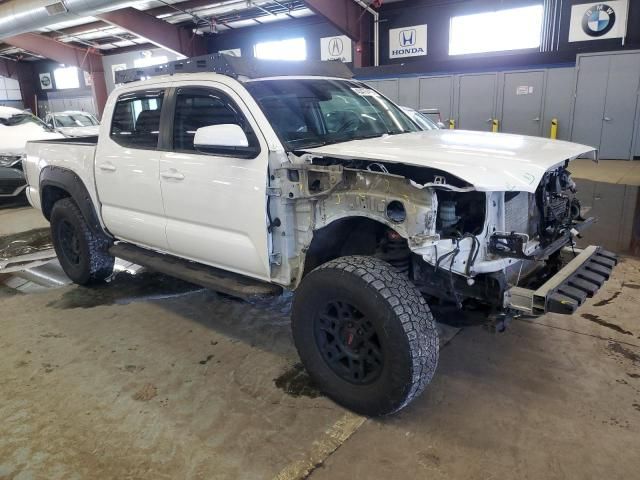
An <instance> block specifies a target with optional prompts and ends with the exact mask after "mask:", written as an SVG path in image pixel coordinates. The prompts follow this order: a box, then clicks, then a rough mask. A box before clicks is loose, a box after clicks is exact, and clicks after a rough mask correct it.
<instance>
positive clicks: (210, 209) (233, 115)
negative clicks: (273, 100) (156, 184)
mask: <svg viewBox="0 0 640 480" xmlns="http://www.w3.org/2000/svg"><path fill="white" fill-rule="evenodd" d="M170 103H171V105H172V110H171V111H172V112H173V114H172V115H171V122H172V123H173V126H172V129H171V131H172V135H171V138H170V139H168V141H169V142H170V143H171V147H170V148H167V150H168V151H166V152H164V153H162V154H161V161H160V183H161V190H162V198H163V200H164V209H165V213H166V219H167V227H166V232H167V240H168V243H169V249H170V252H171V253H173V254H175V255H179V256H181V257H185V258H189V259H191V260H195V261H198V262H201V263H205V264H208V265H212V266H215V267H219V268H222V269H225V270H229V271H234V272H237V273H241V274H243V275H248V276H251V277H255V278H261V279H269V278H270V265H269V254H268V234H267V216H266V210H267V195H266V184H267V162H268V148H267V144H266V141H265V140H264V138H263V137H262V135H261V133H260V131H259V129H258V127H257V124H256V122H255V120H254V119H253V117H252V116H251V114H250V112H249V110H248V108H247V107H246V105H245V104H244V103H243V101H242V99H241V98H240V97H239V96H238V95H237V94H236V93H235V92H234V91H233V90H232V89H231V88H229V87H228V86H226V85H224V84H222V83H218V82H206V83H204V84H200V83H198V84H193V85H186V86H185V85H183V86H177V87H176V88H175V89H174V90H172V93H171V100H170ZM221 124H236V125H240V126H241V127H242V129H243V130H244V132H245V133H246V134H247V138H248V140H249V144H250V145H253V146H257V147H259V153H257V154H252V155H250V156H244V157H241V156H238V154H237V153H229V152H228V149H226V150H227V151H225V149H224V148H221V149H219V151H216V149H209V150H208V153H201V152H198V151H196V150H195V147H194V145H193V140H194V136H195V132H196V130H197V129H198V128H200V127H205V126H210V125H221Z"/></svg>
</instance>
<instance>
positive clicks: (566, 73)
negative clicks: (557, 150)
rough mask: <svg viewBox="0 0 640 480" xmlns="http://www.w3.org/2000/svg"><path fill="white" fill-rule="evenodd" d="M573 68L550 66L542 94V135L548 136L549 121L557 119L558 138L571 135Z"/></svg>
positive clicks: (567, 137)
mask: <svg viewBox="0 0 640 480" xmlns="http://www.w3.org/2000/svg"><path fill="white" fill-rule="evenodd" d="M574 75H575V69H574V68H572V67H571V68H550V69H549V70H547V84H546V87H545V94H544V115H543V118H542V136H543V137H548V136H549V135H550V131H551V121H552V120H553V119H554V118H555V119H556V120H557V121H558V137H557V138H558V139H559V140H569V138H570V135H571V130H570V126H571V104H572V100H573V79H574Z"/></svg>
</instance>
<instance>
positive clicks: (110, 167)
mask: <svg viewBox="0 0 640 480" xmlns="http://www.w3.org/2000/svg"><path fill="white" fill-rule="evenodd" d="M98 168H99V169H100V170H104V171H105V172H115V171H116V167H115V165H113V164H112V163H101V164H100V165H98Z"/></svg>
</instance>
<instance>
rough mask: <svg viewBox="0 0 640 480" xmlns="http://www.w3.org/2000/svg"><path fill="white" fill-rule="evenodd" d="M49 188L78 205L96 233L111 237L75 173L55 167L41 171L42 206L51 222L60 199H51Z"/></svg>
mask: <svg viewBox="0 0 640 480" xmlns="http://www.w3.org/2000/svg"><path fill="white" fill-rule="evenodd" d="M47 187H56V189H60V190H63V191H64V192H66V193H67V194H68V196H69V197H71V198H72V199H73V201H74V202H76V205H78V208H79V209H80V212H82V216H83V217H84V219H85V220H86V221H87V224H88V225H89V228H91V230H92V231H93V232H94V233H102V234H105V235H108V236H110V235H109V233H108V232H106V231H105V229H104V228H103V227H102V225H101V224H100V220H99V219H98V214H97V212H96V209H95V206H94V205H93V200H92V199H91V195H89V190H87V187H86V186H85V184H84V182H83V181H82V180H81V179H80V177H79V176H78V175H77V174H76V173H75V172H74V171H72V170H69V169H68V168H62V167H56V166H53V165H48V166H46V167H44V168H43V169H42V170H41V171H40V186H39V188H40V206H41V208H42V213H43V214H44V216H45V218H46V219H47V220H49V219H50V216H51V209H52V208H53V204H54V203H55V201H56V200H58V198H57V196H54V197H53V198H51V195H47V193H46V192H47ZM57 191H59V190H57Z"/></svg>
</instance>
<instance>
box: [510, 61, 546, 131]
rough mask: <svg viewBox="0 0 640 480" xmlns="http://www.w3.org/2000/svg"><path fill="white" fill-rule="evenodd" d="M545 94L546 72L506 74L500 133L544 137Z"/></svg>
mask: <svg viewBox="0 0 640 480" xmlns="http://www.w3.org/2000/svg"><path fill="white" fill-rule="evenodd" d="M543 93H544V71H543V70H537V71H535V70H533V71H526V72H507V73H505V74H504V87H503V90H502V115H501V118H500V120H501V121H500V131H502V132H505V133H518V134H521V135H536V136H537V135H540V134H541V133H542V131H541V129H542V104H543Z"/></svg>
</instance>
